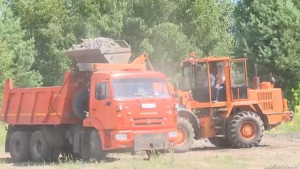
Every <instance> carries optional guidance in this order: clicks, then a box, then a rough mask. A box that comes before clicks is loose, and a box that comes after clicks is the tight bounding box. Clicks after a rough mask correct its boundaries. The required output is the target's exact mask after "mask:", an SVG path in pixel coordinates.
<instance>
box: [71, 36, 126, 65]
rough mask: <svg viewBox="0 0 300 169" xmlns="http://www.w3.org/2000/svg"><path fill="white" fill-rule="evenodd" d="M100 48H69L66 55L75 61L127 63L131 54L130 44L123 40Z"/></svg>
mask: <svg viewBox="0 0 300 169" xmlns="http://www.w3.org/2000/svg"><path fill="white" fill-rule="evenodd" d="M113 42H114V43H113V44H110V45H103V46H101V47H100V48H81V49H70V50H68V51H67V52H66V55H67V56H68V57H69V58H70V59H71V60H72V61H73V62H75V63H77V64H78V63H128V61H129V59H130V56H131V49H130V46H129V45H128V44H127V43H126V42H125V41H123V40H115V41H113Z"/></svg>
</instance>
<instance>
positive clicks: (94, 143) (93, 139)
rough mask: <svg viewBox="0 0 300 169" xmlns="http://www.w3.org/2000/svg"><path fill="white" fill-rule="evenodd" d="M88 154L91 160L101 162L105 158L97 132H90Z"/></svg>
mask: <svg viewBox="0 0 300 169" xmlns="http://www.w3.org/2000/svg"><path fill="white" fill-rule="evenodd" d="M90 152H91V158H94V159H96V160H98V161H100V160H103V158H104V156H105V155H104V152H103V150H102V142H101V139H100V136H99V133H98V131H97V130H92V131H91V134H90Z"/></svg>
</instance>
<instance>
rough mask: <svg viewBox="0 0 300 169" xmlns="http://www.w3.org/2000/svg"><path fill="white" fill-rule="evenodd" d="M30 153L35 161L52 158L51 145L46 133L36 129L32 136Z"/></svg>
mask: <svg viewBox="0 0 300 169" xmlns="http://www.w3.org/2000/svg"><path fill="white" fill-rule="evenodd" d="M29 147H30V154H31V158H32V160H33V161H36V162H41V161H44V160H50V157H51V153H52V152H51V151H52V150H51V147H50V146H48V143H47V140H46V137H45V135H44V134H43V133H42V131H39V130H38V131H35V132H34V133H33V134H32V135H31V138H30V146H29Z"/></svg>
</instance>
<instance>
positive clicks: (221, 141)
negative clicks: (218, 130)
mask: <svg viewBox="0 0 300 169" xmlns="http://www.w3.org/2000/svg"><path fill="white" fill-rule="evenodd" d="M208 140H209V142H210V143H211V144H213V145H214V146H216V147H222V148H227V147H230V144H229V142H228V140H227V139H226V138H224V137H212V138H208Z"/></svg>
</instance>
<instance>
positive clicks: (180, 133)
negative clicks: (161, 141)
mask: <svg viewBox="0 0 300 169" xmlns="http://www.w3.org/2000/svg"><path fill="white" fill-rule="evenodd" d="M194 136H195V133H194V129H193V127H192V124H191V123H190V122H189V121H188V120H187V119H185V118H180V117H179V118H178V121H177V137H176V141H175V147H174V152H175V153H183V152H187V151H189V150H190V147H191V145H192V144H193V142H194Z"/></svg>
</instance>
